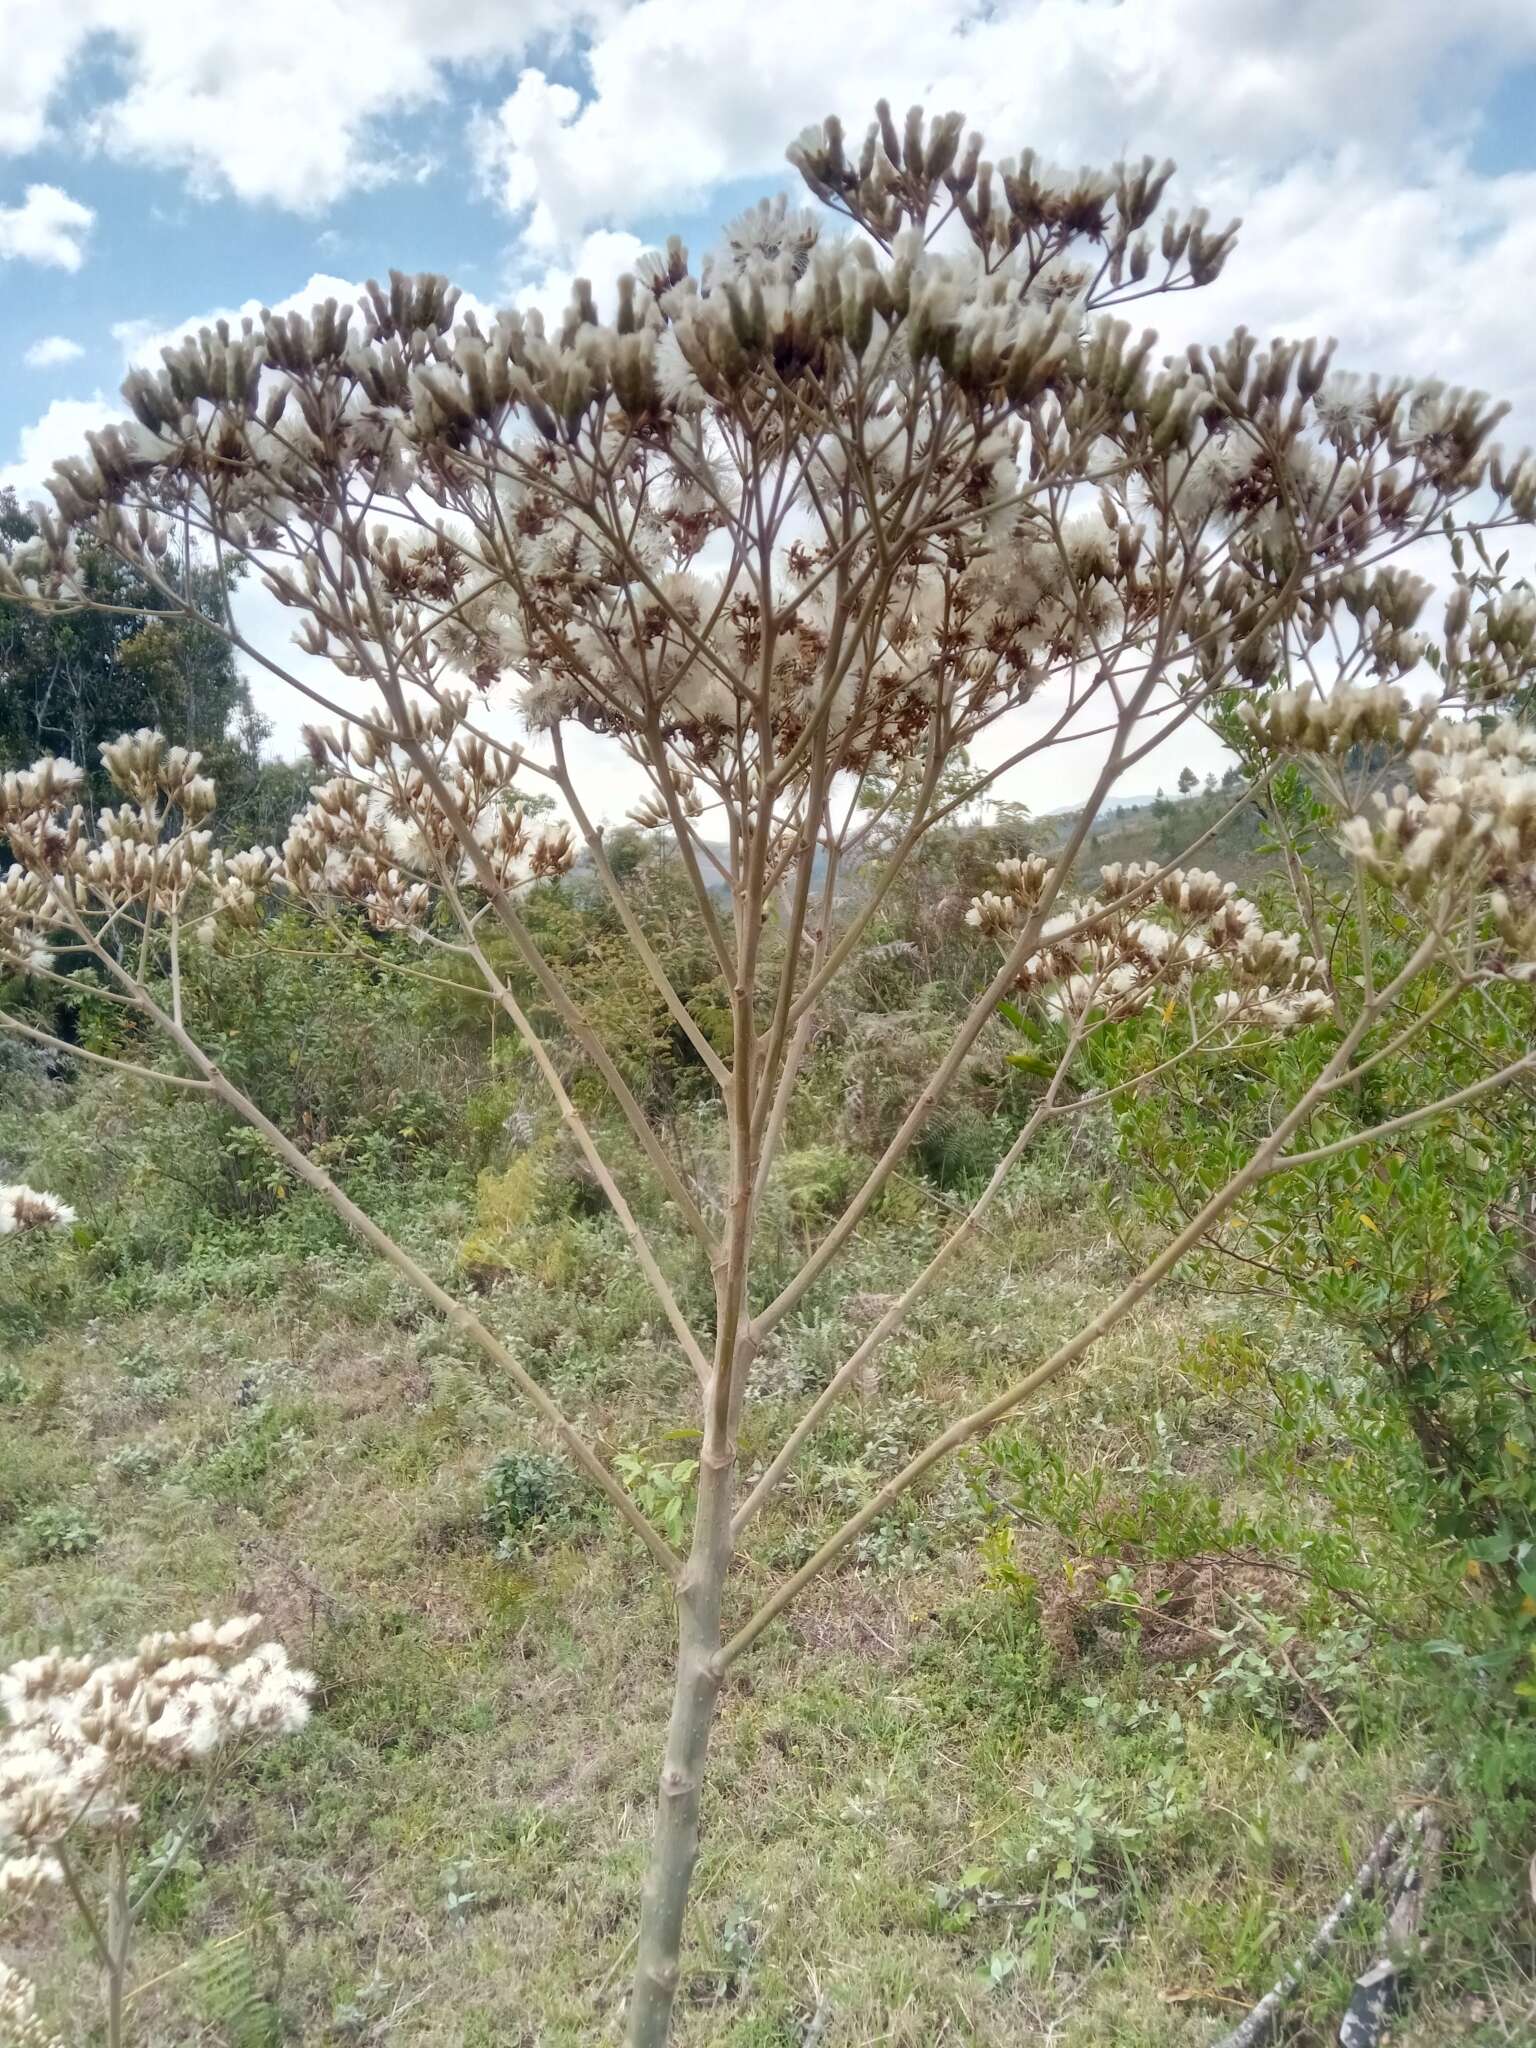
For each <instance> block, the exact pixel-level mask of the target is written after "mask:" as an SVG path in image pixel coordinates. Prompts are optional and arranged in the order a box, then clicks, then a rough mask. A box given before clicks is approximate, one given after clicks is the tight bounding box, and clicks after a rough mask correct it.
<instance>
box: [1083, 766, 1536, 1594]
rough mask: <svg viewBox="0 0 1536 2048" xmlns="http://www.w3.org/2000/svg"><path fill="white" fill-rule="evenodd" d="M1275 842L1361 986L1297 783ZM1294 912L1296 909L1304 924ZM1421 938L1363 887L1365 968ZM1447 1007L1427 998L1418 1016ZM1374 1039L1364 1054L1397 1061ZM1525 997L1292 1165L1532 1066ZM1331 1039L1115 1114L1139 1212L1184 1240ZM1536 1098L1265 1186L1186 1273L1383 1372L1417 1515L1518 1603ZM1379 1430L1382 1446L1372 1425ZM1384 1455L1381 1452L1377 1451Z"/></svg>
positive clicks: (1342, 968)
mask: <svg viewBox="0 0 1536 2048" xmlns="http://www.w3.org/2000/svg"><path fill="white" fill-rule="evenodd" d="M1272 815H1273V817H1274V819H1275V823H1276V829H1277V832H1278V833H1279V835H1280V836H1281V838H1282V839H1288V840H1289V842H1290V843H1291V844H1292V845H1294V846H1297V847H1299V848H1300V849H1301V851H1302V853H1303V854H1304V855H1305V856H1306V858H1307V861H1308V867H1309V872H1311V873H1312V875H1313V877H1314V884H1313V886H1314V889H1315V892H1316V898H1317V902H1318V905H1319V914H1320V916H1321V920H1322V922H1323V923H1324V925H1325V926H1326V927H1327V928H1328V929H1329V930H1330V931H1334V932H1336V933H1337V935H1338V937H1337V943H1336V946H1335V951H1334V959H1333V968H1334V975H1335V980H1336V983H1337V985H1338V986H1339V987H1340V988H1341V989H1343V990H1345V991H1348V990H1349V989H1350V988H1351V987H1352V986H1353V985H1354V983H1355V978H1356V977H1357V976H1358V975H1359V974H1360V973H1362V972H1363V971H1365V967H1366V964H1367V963H1365V962H1364V961H1363V960H1362V957H1361V953H1362V946H1363V945H1364V944H1365V943H1366V941H1365V939H1364V938H1363V936H1362V932H1361V928H1360V924H1359V921H1358V917H1357V915H1356V912H1355V905H1354V903H1353V901H1352V900H1351V898H1350V897H1349V896H1348V895H1347V894H1346V893H1345V892H1344V890H1343V889H1342V887H1340V888H1338V889H1336V890H1334V891H1333V893H1332V900H1326V899H1327V898H1328V895H1329V885H1328V883H1327V881H1326V878H1325V877H1322V876H1321V874H1320V869H1319V865H1318V863H1317V862H1316V861H1314V860H1313V859H1312V857H1311V856H1312V851H1313V842H1314V841H1315V839H1316V831H1317V812H1316V807H1315V806H1314V804H1313V802H1312V799H1311V797H1310V794H1309V792H1308V791H1307V789H1306V788H1305V785H1304V784H1303V783H1302V782H1301V780H1300V778H1299V777H1296V776H1294V775H1291V776H1287V777H1284V778H1280V779H1279V781H1278V784H1277V787H1276V789H1275V791H1274V794H1273V812H1272ZM1290 908H1291V916H1292V917H1293V918H1294V916H1295V907H1294V905H1292V906H1291V907H1290ZM1416 938H1417V934H1416V933H1414V932H1412V931H1411V930H1410V929H1409V928H1408V927H1407V925H1406V924H1405V923H1404V922H1403V920H1402V919H1401V918H1400V916H1399V915H1398V914H1397V912H1396V911H1395V910H1394V907H1393V905H1392V903H1391V901H1390V900H1389V899H1388V898H1387V897H1386V896H1385V895H1384V894H1383V893H1381V892H1379V891H1375V890H1372V892H1371V925H1370V936H1369V944H1370V948H1371V958H1370V962H1369V968H1370V971H1371V972H1372V973H1373V974H1374V975H1375V977H1376V979H1377V983H1378V985H1380V984H1381V983H1382V982H1384V981H1385V980H1386V979H1388V978H1390V976H1391V975H1392V973H1393V972H1394V971H1395V969H1396V968H1397V967H1398V966H1399V965H1400V964H1401V962H1402V960H1403V959H1404V958H1405V957H1406V954H1407V951H1408V950H1409V948H1410V947H1411V945H1412V944H1414V943H1416ZM1436 993H1437V989H1436V987H1435V986H1434V985H1433V983H1432V984H1431V986H1430V987H1429V988H1428V989H1427V990H1426V992H1425V994H1424V995H1423V997H1422V998H1421V1000H1422V1002H1423V1004H1424V1006H1425V1008H1428V1006H1429V1004H1430V1003H1431V1001H1432V1000H1433V997H1434V995H1435V994H1436ZM1402 1024H1403V1020H1402V1019H1401V1018H1398V1019H1397V1020H1395V1022H1394V1023H1393V1025H1392V1026H1391V1027H1382V1028H1381V1029H1380V1030H1378V1032H1377V1033H1376V1034H1375V1036H1374V1037H1369V1038H1367V1040H1366V1041H1365V1043H1364V1045H1363V1047H1362V1053H1361V1057H1362V1059H1365V1058H1369V1057H1370V1056H1371V1055H1372V1054H1373V1053H1375V1052H1378V1051H1382V1050H1383V1049H1384V1048H1387V1047H1388V1044H1389V1040H1390V1039H1391V1038H1392V1036H1393V1034H1394V1033H1395V1032H1397V1031H1400V1030H1401V1028H1402ZM1181 1028H1182V1027H1181V1023H1180V1020H1178V1019H1177V1018H1173V1019H1170V1020H1167V1021H1165V1020H1164V1019H1163V1018H1161V1017H1159V1016H1158V1015H1156V1014H1147V1015H1144V1016H1142V1017H1139V1018H1136V1019H1134V1020H1131V1021H1130V1022H1128V1023H1125V1024H1122V1025H1119V1026H1117V1027H1115V1028H1113V1029H1111V1030H1109V1031H1106V1032H1105V1033H1103V1034H1102V1035H1101V1037H1100V1038H1099V1040H1098V1041H1097V1042H1096V1044H1095V1047H1094V1050H1093V1054H1092V1058H1091V1063H1090V1065H1091V1073H1092V1078H1093V1079H1094V1080H1095V1081H1096V1082H1098V1083H1100V1084H1103V1085H1110V1086H1119V1085H1120V1084H1122V1083H1125V1082H1129V1081H1134V1079H1135V1077H1136V1076H1137V1075H1138V1074H1139V1073H1144V1072H1146V1071H1148V1070H1149V1069H1150V1068H1152V1067H1154V1066H1156V1065H1158V1064H1159V1063H1160V1062H1161V1061H1163V1060H1164V1059H1166V1058H1167V1057H1168V1056H1169V1055H1170V1054H1172V1053H1174V1052H1175V1051H1176V1050H1177V1049H1178V1043H1179V1032H1180V1030H1181ZM1533 1029H1536V999H1533V994H1532V991H1531V990H1529V989H1528V988H1524V987H1521V986H1518V985H1513V986H1512V985H1509V984H1505V985H1504V986H1503V987H1501V988H1499V989H1498V990H1494V991H1487V992H1478V991H1474V992H1472V993H1471V994H1470V995H1468V996H1464V997H1463V999H1462V1000H1461V1001H1460V1003H1459V1004H1458V1005H1457V1008H1456V1010H1455V1013H1454V1019H1453V1025H1452V1026H1448V1027H1447V1028H1441V1027H1440V1026H1438V1025H1435V1024H1432V1025H1430V1026H1429V1027H1428V1028H1427V1029H1426V1030H1425V1031H1424V1032H1423V1034H1422V1035H1420V1036H1419V1037H1417V1038H1416V1039H1415V1040H1414V1041H1413V1042H1412V1044H1411V1045H1410V1046H1409V1047H1408V1048H1407V1049H1406V1050H1405V1051H1404V1052H1403V1053H1401V1054H1396V1053H1392V1052H1390V1051H1388V1052H1387V1053H1386V1056H1384V1057H1383V1058H1382V1059H1381V1060H1380V1061H1379V1062H1378V1063H1377V1064H1375V1065H1374V1066H1373V1067H1372V1068H1371V1070H1370V1072H1369V1073H1367V1074H1365V1075H1364V1076H1363V1077H1362V1079H1361V1080H1360V1082H1359V1083H1358V1084H1356V1085H1355V1086H1354V1087H1353V1088H1351V1089H1349V1090H1344V1091H1339V1092H1336V1093H1334V1094H1333V1095H1331V1096H1330V1097H1329V1098H1328V1101H1327V1103H1326V1105H1325V1106H1323V1107H1321V1108H1320V1109H1319V1110H1318V1112H1317V1113H1316V1114H1315V1115H1314V1116H1313V1118H1312V1119H1311V1120H1310V1123H1309V1125H1308V1126H1307V1127H1306V1128H1305V1129H1304V1130H1302V1131H1301V1132H1299V1133H1298V1134H1297V1136H1296V1138H1295V1140H1294V1141H1293V1144H1292V1147H1291V1149H1292V1150H1294V1151H1306V1150H1311V1149H1313V1148H1315V1147H1318V1146H1321V1145H1326V1144H1330V1143H1333V1142H1336V1141H1337V1140H1339V1139H1341V1138H1345V1137H1347V1136H1349V1135H1350V1134H1351V1133H1352V1132H1356V1131H1366V1130H1369V1129H1371V1128H1373V1127H1374V1126H1376V1125H1379V1124H1382V1123H1385V1122H1388V1121H1390V1120H1392V1119H1394V1118H1397V1117H1400V1116H1403V1115H1405V1114H1409V1113H1411V1112H1412V1111H1414V1110H1416V1109H1418V1108H1420V1107H1422V1106H1424V1105H1426V1104H1430V1103H1433V1102H1435V1101H1437V1100H1439V1099H1441V1098H1443V1097H1444V1096H1446V1095H1449V1094H1451V1093H1453V1092H1454V1091H1456V1090H1458V1089H1461V1088H1464V1087H1466V1086H1468V1085H1469V1084H1471V1083H1473V1082H1475V1081H1477V1080H1479V1079H1480V1078H1482V1076H1484V1075H1485V1074H1487V1073H1489V1072H1491V1071H1492V1070H1494V1069H1495V1068H1497V1067H1499V1066H1501V1065H1503V1064H1506V1063H1507V1062H1509V1061H1510V1060H1512V1059H1514V1058H1516V1057H1518V1056H1519V1055H1520V1054H1521V1053H1523V1052H1524V1051H1525V1050H1526V1049H1527V1047H1528V1046H1529V1044H1530V1041H1531V1036H1532V1032H1533ZM1335 1043H1336V1034H1335V1033H1334V1032H1332V1031H1331V1030H1329V1029H1328V1028H1326V1027H1322V1026H1319V1027H1315V1028H1312V1029H1308V1030H1305V1031H1301V1032H1298V1033H1296V1034H1294V1035H1293V1036H1291V1037H1288V1038H1277V1037H1273V1036H1268V1035H1263V1034H1259V1033H1254V1034H1251V1035H1250V1036H1249V1037H1248V1038H1247V1039H1245V1040H1244V1041H1243V1042H1242V1043H1241V1045H1240V1046H1239V1047H1238V1049H1237V1050H1235V1051H1234V1052H1233V1053H1232V1054H1231V1055H1230V1056H1227V1057H1224V1058H1223V1059H1221V1060H1219V1061H1217V1060H1205V1061H1197V1062H1195V1063H1194V1064H1193V1065H1191V1066H1189V1067H1187V1068H1184V1069H1180V1068H1174V1069H1173V1070H1172V1071H1171V1072H1169V1073H1165V1074H1162V1075H1160V1076H1159V1079H1158V1081H1157V1083H1156V1084H1155V1085H1153V1086H1149V1087H1148V1088H1146V1089H1145V1090H1141V1089H1137V1088H1134V1087H1132V1088H1129V1089H1127V1090H1126V1092H1125V1093H1124V1094H1122V1095H1121V1096H1119V1097H1118V1098H1117V1102H1116V1118H1117V1124H1118V1129H1119V1134H1120V1139H1121V1144H1122V1148H1123V1153H1124V1157H1125V1158H1126V1160H1127V1162H1128V1163H1129V1164H1130V1165H1131V1166H1132V1167H1133V1169H1134V1171H1135V1174H1136V1177H1137V1186H1138V1190H1139V1193H1140V1197H1141V1200H1142V1203H1143V1205H1144V1207H1145V1208H1146V1209H1147V1210H1148V1211H1149V1212H1150V1213H1151V1215H1152V1216H1153V1217H1154V1218H1155V1219H1156V1220H1157V1221H1158V1222H1159V1223H1160V1224H1162V1225H1163V1226H1164V1227H1166V1228H1169V1229H1172V1228H1175V1227H1177V1226H1178V1225H1179V1224H1181V1223H1182V1222H1183V1221H1184V1220H1185V1219H1186V1218H1187V1217H1189V1216H1190V1215H1193V1214H1194V1212H1195V1211H1196V1210H1197V1209H1198V1208H1199V1207H1200V1205H1201V1204H1202V1202H1203V1201H1204V1200H1205V1199H1206V1197H1207V1196H1208V1195H1209V1194H1210V1193H1211V1192H1212V1191H1213V1190H1214V1189H1216V1188H1217V1187H1220V1186H1221V1185H1223V1184H1224V1183H1225V1182H1226V1180H1227V1179H1228V1177H1229V1176H1230V1175H1231V1174H1232V1173H1233V1172H1234V1171H1235V1170H1236V1169H1237V1168H1238V1167H1239V1166H1240V1165H1241V1164H1242V1163H1243V1162H1244V1161H1245V1160H1246V1159H1247V1158H1248V1157H1249V1155H1250V1154H1251V1152H1252V1150H1253V1149H1254V1146H1255V1145H1256V1144H1257V1143H1258V1142H1259V1140H1260V1139H1261V1138H1262V1137H1263V1135H1264V1134H1265V1133H1266V1132H1267V1130H1268V1129H1269V1128H1270V1125H1271V1123H1272V1121H1273V1118H1274V1116H1275V1114H1276V1105H1277V1104H1284V1103H1286V1102H1289V1101H1291V1100H1294V1099H1295V1097H1296V1096H1297V1095H1298V1094H1300V1093H1301V1092H1302V1090H1303V1089H1304V1088H1305V1087H1306V1086H1307V1085H1308V1083H1309V1082H1310V1081H1311V1080H1312V1078H1313V1077H1314V1076H1315V1075H1316V1074H1317V1073H1318V1072H1319V1071H1320V1069H1321V1068H1322V1066H1323V1065H1324V1063H1325V1062H1326V1061H1327V1059H1328V1058H1329V1056H1330V1054H1331V1053H1332V1051H1333V1048H1334V1045H1335ZM1533 1158H1536V1101H1533V1099H1532V1097H1531V1096H1530V1095H1529V1094H1528V1093H1527V1092H1525V1091H1521V1090H1509V1091H1502V1092H1500V1093H1498V1094H1495V1095H1493V1096H1490V1097H1488V1098H1485V1099H1484V1100H1482V1101H1479V1102H1477V1103H1475V1104H1473V1105H1471V1106H1469V1107H1468V1108H1467V1109H1465V1110H1463V1111H1462V1112H1460V1113H1459V1114H1456V1115H1452V1116H1446V1117H1438V1118H1436V1119H1434V1120H1433V1121H1430V1122H1427V1123H1424V1124H1421V1125H1418V1126H1416V1127H1414V1128H1412V1129H1410V1130H1407V1131H1404V1132H1402V1133H1400V1134H1398V1135H1397V1136H1395V1137H1394V1138H1393V1139H1392V1140H1391V1141H1390V1142H1389V1143H1387V1144H1385V1145H1364V1146H1362V1147H1360V1148H1359V1149H1358V1150H1354V1151H1344V1152H1341V1153H1339V1154H1338V1155H1337V1156H1335V1157H1333V1158H1331V1159H1328V1160H1325V1161H1320V1162H1318V1163H1317V1164H1316V1165H1314V1166H1310V1167H1303V1168H1299V1169H1296V1170H1295V1171H1292V1172H1287V1173H1284V1174H1280V1175H1278V1176H1275V1177H1273V1178H1271V1179H1268V1180H1266V1181H1264V1182H1263V1183H1262V1184H1261V1185H1260V1186H1259V1187H1258V1188H1257V1189H1255V1190H1254V1191H1253V1192H1252V1193H1251V1194H1250V1196H1248V1197H1247V1198H1246V1199H1245V1200H1244V1202H1243V1203H1242V1205H1241V1208H1240V1212H1239V1213H1238V1214H1237V1215H1235V1216H1234V1217H1232V1218H1231V1219H1229V1221H1228V1223H1227V1225H1226V1226H1225V1227H1224V1228H1223V1229H1222V1230H1221V1231H1220V1232H1219V1233H1218V1234H1217V1235H1216V1236H1215V1237H1214V1238H1213V1239H1212V1240H1211V1241H1210V1243H1209V1245H1208V1247H1207V1248H1206V1250H1205V1251H1204V1252H1203V1253H1202V1254H1201V1255H1200V1257H1199V1258H1198V1260H1197V1261H1196V1262H1195V1270H1196V1271H1197V1272H1198V1273H1199V1274H1200V1276H1201V1277H1202V1278H1204V1279H1205V1280H1206V1281H1207V1282H1208V1283H1209V1284H1211V1285H1212V1286H1215V1287H1219V1288H1220V1289H1221V1290H1222V1291H1223V1292H1224V1293H1230V1292H1232V1291H1234V1290H1235V1291H1237V1292H1239V1293H1244V1294H1252V1295H1257V1296H1260V1297H1265V1298H1278V1299H1280V1300H1283V1301H1290V1302H1295V1303H1300V1304H1302V1305H1304V1306H1305V1307H1306V1308H1307V1309H1309V1310H1310V1311H1311V1312H1312V1313H1313V1314H1314V1315H1315V1316H1316V1317H1317V1318H1318V1319H1319V1320H1320V1322H1321V1323H1322V1324H1324V1325H1326V1326H1327V1327H1330V1328H1332V1329H1335V1330H1338V1331H1343V1332H1348V1333H1349V1334H1350V1335H1351V1336H1352V1337H1354V1338H1355V1339H1357V1340H1358V1342H1359V1344H1360V1347H1361V1350H1362V1353H1363V1355H1364V1356H1365V1357H1367V1358H1369V1359H1370V1360H1371V1361H1372V1362H1373V1363H1374V1366H1375V1368H1376V1371H1375V1376H1374V1378H1373V1380H1372V1383H1371V1389H1372V1391H1371V1396H1370V1399H1369V1401H1368V1402H1366V1403H1364V1404H1362V1405H1361V1408H1360V1410H1359V1420H1360V1423H1361V1425H1362V1426H1365V1427H1369V1416H1370V1411H1371V1410H1372V1409H1374V1411H1375V1414H1376V1416H1377V1417H1378V1418H1380V1419H1385V1418H1388V1417H1390V1418H1393V1419H1395V1420H1396V1421H1397V1422H1399V1423H1401V1424H1403V1425H1405V1426H1406V1431H1407V1437H1406V1438H1405V1439H1403V1440H1402V1441H1403V1443H1404V1445H1405V1447H1406V1449H1407V1452H1408V1455H1410V1456H1412V1454H1413V1447H1416V1450H1417V1457H1418V1461H1419V1463H1420V1466H1421V1469H1422V1472H1423V1474H1424V1476H1425V1478H1426V1479H1427V1481H1428V1485H1427V1488H1426V1489H1425V1490H1424V1492H1423V1501H1422V1506H1423V1511H1424V1512H1425V1513H1426V1514H1427V1515H1428V1517H1429V1519H1430V1522H1431V1525H1432V1526H1433V1528H1434V1529H1435V1531H1436V1532H1437V1533H1438V1534H1439V1535H1441V1536H1444V1537H1445V1538H1447V1539H1449V1540H1451V1541H1453V1542H1454V1543H1456V1544H1458V1545H1459V1546H1461V1548H1462V1549H1463V1551H1464V1553H1465V1556H1466V1558H1467V1560H1468V1562H1469V1564H1470V1565H1472V1566H1473V1567H1475V1568H1477V1569H1491V1570H1492V1571H1494V1572H1495V1573H1496V1574H1497V1575H1499V1576H1500V1577H1501V1578H1502V1580H1503V1582H1504V1584H1505V1586H1506V1588H1507V1590H1508V1592H1509V1593H1510V1594H1511V1595H1512V1596H1513V1598H1514V1600H1515V1603H1516V1604H1517V1605H1518V1603H1519V1602H1520V1601H1522V1600H1526V1599H1529V1598H1530V1597H1531V1596H1533V1595H1536V1548H1533V1546H1536V1339H1533V1320H1532V1304H1533V1302H1536V1241H1533V1237H1532V1181H1531V1161H1532V1159H1533ZM1376 1435H1377V1437H1378V1439H1379V1438H1380V1428H1379V1426H1378V1427H1377V1430H1376ZM1377 1455H1378V1457H1379V1444H1378V1447H1377Z"/></svg>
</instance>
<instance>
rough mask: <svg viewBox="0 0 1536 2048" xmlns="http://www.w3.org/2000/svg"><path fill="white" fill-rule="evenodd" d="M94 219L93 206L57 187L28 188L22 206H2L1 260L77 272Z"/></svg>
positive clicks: (32, 186)
mask: <svg viewBox="0 0 1536 2048" xmlns="http://www.w3.org/2000/svg"><path fill="white" fill-rule="evenodd" d="M95 218H96V216H95V214H94V213H93V212H92V211H91V209H90V207H88V206H82V205H81V203H80V201H79V200H78V199H71V198H70V196H69V194H68V193H67V192H64V191H61V190H60V189H59V187H58V186H57V185H29V186H28V187H27V190H26V196H25V197H24V198H23V200H22V202H21V204H20V206H0V259H3V258H5V257H8V256H9V257H15V258H16V259H17V260H19V261H20V262H22V263H51V264H54V265H55V266H56V267H57V268H59V269H60V270H78V269H79V268H80V265H81V264H82V263H83V262H84V260H85V249H84V246H83V245H84V242H85V237H86V236H87V234H88V233H89V232H90V227H91V223H92V221H94V220H95Z"/></svg>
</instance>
